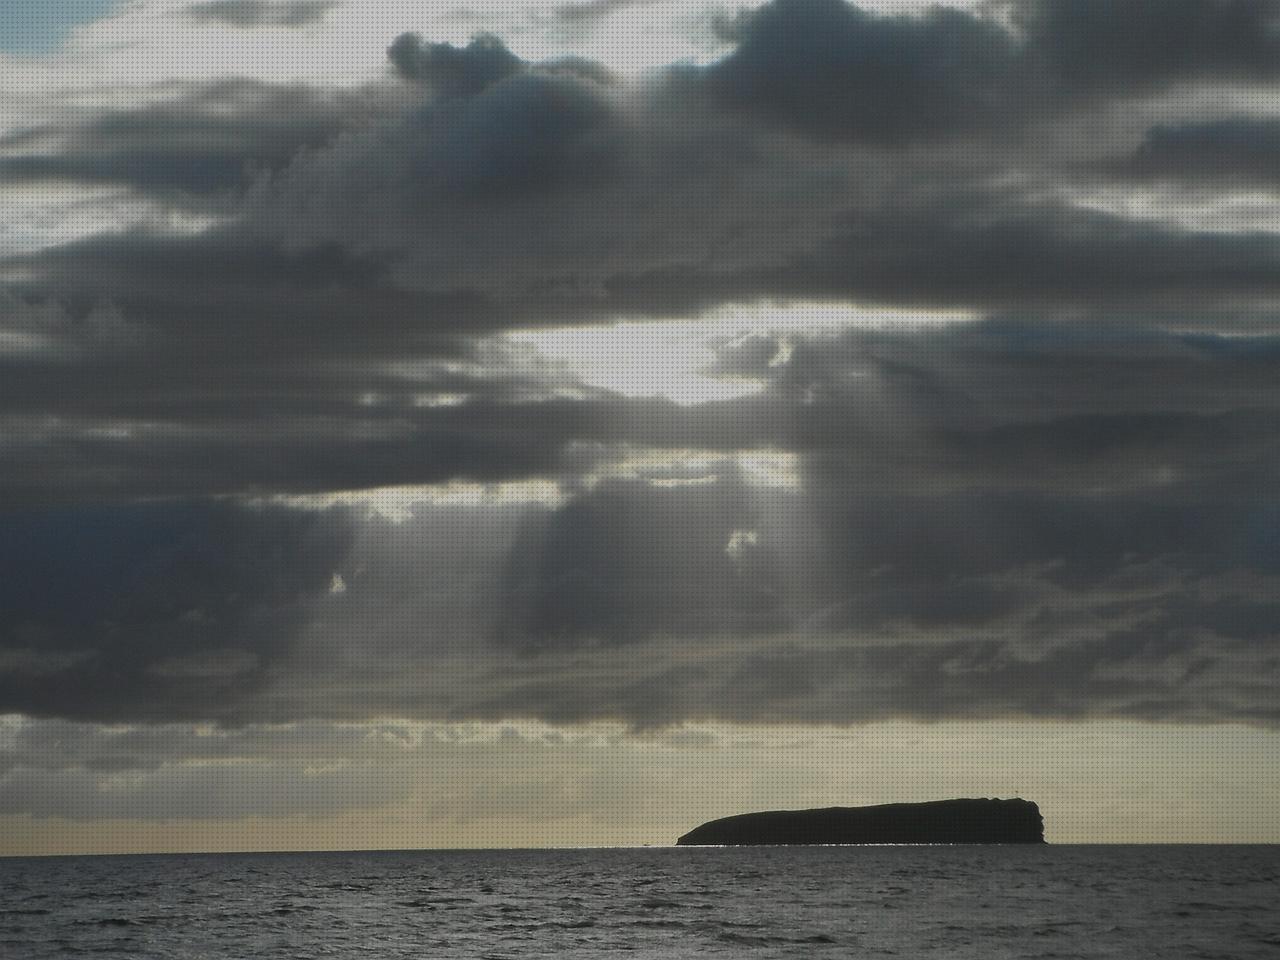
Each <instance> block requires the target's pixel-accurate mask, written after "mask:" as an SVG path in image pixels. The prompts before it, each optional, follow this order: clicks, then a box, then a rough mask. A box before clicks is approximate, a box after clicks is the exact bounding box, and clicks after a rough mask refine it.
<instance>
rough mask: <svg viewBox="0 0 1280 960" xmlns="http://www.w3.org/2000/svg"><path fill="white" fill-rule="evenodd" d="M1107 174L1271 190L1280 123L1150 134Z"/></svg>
mask: <svg viewBox="0 0 1280 960" xmlns="http://www.w3.org/2000/svg"><path fill="white" fill-rule="evenodd" d="M1102 169H1103V171H1104V172H1108V173H1113V174H1117V175H1119V176H1122V177H1131V178H1134V179H1143V180H1145V179H1150V180H1188V181H1192V182H1195V181H1206V180H1207V181H1216V182H1219V183H1223V184H1231V183H1237V184H1243V185H1249V184H1270V183H1274V182H1275V181H1276V179H1277V177H1278V176H1280V120H1261V119H1255V118H1250V117H1231V118H1227V119H1223V120H1211V121H1207V122H1204V123H1189V124H1182V125H1177V126H1173V125H1160V126H1156V127H1153V128H1152V129H1150V130H1148V131H1147V133H1146V136H1145V137H1144V138H1143V141H1142V143H1141V144H1140V145H1139V146H1138V147H1137V148H1136V149H1135V150H1134V151H1133V152H1132V153H1130V154H1129V155H1127V156H1125V157H1123V158H1121V159H1118V160H1115V161H1112V162H1110V163H1107V164H1103V165H1102Z"/></svg>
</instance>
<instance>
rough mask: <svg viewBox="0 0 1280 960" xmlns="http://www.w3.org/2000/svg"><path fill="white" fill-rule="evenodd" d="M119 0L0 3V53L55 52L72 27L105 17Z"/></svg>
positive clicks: (9, 0) (10, 0)
mask: <svg viewBox="0 0 1280 960" xmlns="http://www.w3.org/2000/svg"><path fill="white" fill-rule="evenodd" d="M120 2H121V0H0V50H2V51H5V52H7V53H22V54H39V53H47V52H49V51H51V50H53V49H55V48H56V47H57V46H58V45H59V44H60V43H61V42H62V41H63V40H64V39H65V38H66V36H67V34H68V33H69V32H70V31H71V29H72V28H73V27H75V26H78V25H79V24H82V23H88V22H90V21H93V20H97V19H98V18H100V17H102V16H105V15H106V14H107V13H109V12H110V11H111V8H112V7H115V6H118V5H119V4H120Z"/></svg>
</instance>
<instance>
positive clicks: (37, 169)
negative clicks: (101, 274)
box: [0, 79, 386, 198]
mask: <svg viewBox="0 0 1280 960" xmlns="http://www.w3.org/2000/svg"><path fill="white" fill-rule="evenodd" d="M385 109H386V106H385V105H380V104H379V103H378V96H377V94H376V92H373V91H369V92H360V91H356V92H346V93H328V92H324V91H319V90H312V89H309V88H306V87H301V86H275V85H271V84H266V83H262V82H259V81H255V80H248V79H229V80H220V81H215V82H211V83H207V84H201V85H195V84H190V85H184V87H183V89H182V92H181V93H180V94H179V95H178V96H176V97H169V98H167V99H166V100H165V101H163V102H161V103H157V104H152V105H148V106H144V107H136V108H125V109H119V110H115V111H110V112H106V113H103V114H101V115H97V116H93V115H90V116H86V117H84V118H83V119H82V120H81V121H80V122H73V121H62V122H59V123H53V124H45V125H39V126H34V127H29V128H26V129H22V130H18V131H15V132H12V133H9V134H7V135H6V136H4V137H3V138H0V183H3V182H6V181H7V182H10V183H24V182H36V181H73V182H83V183H120V184H127V185H129V186H132V187H135V188H137V189H139V190H142V191H146V192H150V193H162V194H165V195H166V196H169V197H171V198H172V197H173V196H174V194H178V195H181V194H183V193H188V194H195V195H197V196H202V195H207V194H211V193H216V192H219V191H225V190H228V189H231V188H234V187H243V186H246V185H247V184H248V183H249V182H250V181H251V179H252V178H253V177H254V176H255V175H261V174H262V173H264V172H266V171H268V170H276V169H280V168H282V167H284V166H285V165H286V164H288V162H289V161H290V160H292V159H293V158H294V157H295V156H296V155H297V154H298V152H299V151H300V150H302V149H304V148H307V147H312V148H314V147H319V146H322V145H323V144H325V143H327V142H329V141H330V140H332V139H333V138H334V137H336V136H337V135H338V134H339V133H340V132H342V131H343V130H344V129H350V128H352V127H355V126H359V125H361V124H363V123H367V122H368V121H369V119H370V117H371V116H376V115H377V114H378V113H379V112H380V111H381V110H385Z"/></svg>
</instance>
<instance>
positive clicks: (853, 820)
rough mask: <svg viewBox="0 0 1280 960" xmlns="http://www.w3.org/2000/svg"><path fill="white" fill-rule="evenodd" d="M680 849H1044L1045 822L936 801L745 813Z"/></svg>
mask: <svg viewBox="0 0 1280 960" xmlns="http://www.w3.org/2000/svg"><path fill="white" fill-rule="evenodd" d="M676 843H677V844H679V845H680V846H762V845H781V844H822V843H1044V819H1043V818H1042V817H1041V816H1040V808H1039V807H1037V806H1036V805H1035V804H1034V803H1032V802H1031V801H1030V800H936V801H932V802H929V803H890V804H884V805H882V806H876V807H828V808H826V809H822V810H777V811H770V812H766V813H744V814H741V815H739V816H736V817H725V818H724V819H722V820H712V821H710V822H709V823H704V824H703V825H702V826H700V827H697V828H696V829H694V830H691V831H690V832H689V833H686V834H685V835H684V836H683V837H681V838H680V839H679V840H677V841H676Z"/></svg>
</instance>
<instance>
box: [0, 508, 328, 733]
mask: <svg viewBox="0 0 1280 960" xmlns="http://www.w3.org/2000/svg"><path fill="white" fill-rule="evenodd" d="M0 527H2V528H3V530H4V536H3V538H2V539H3V547H0V549H2V550H3V551H4V564H3V566H4V569H5V571H6V574H5V577H4V578H3V581H2V582H0V609H2V610H3V614H2V615H0V663H3V664H4V668H3V669H0V704H2V706H0V710H3V711H6V712H13V711H20V712H24V713H27V714H32V715H36V716H63V717H87V718H91V719H97V720H103V719H106V720H110V719H112V718H119V719H123V718H131V719H141V720H159V721H163V720H166V719H175V718H200V717H204V718H223V719H232V720H234V719H235V718H236V717H237V716H238V713H239V711H242V710H244V709H245V707H244V705H245V703H246V702H250V701H252V700H253V699H254V697H255V695H256V694H257V693H258V692H260V691H261V689H262V688H263V686H264V683H265V681H266V680H267V679H268V678H269V677H270V676H271V674H272V671H273V670H274V669H275V668H276V666H277V662H278V661H279V660H280V659H281V658H282V657H283V656H285V655H286V654H287V653H288V652H289V651H290V649H291V646H292V644H293V642H294V639H295V635H296V633H297V632H298V631H299V630H300V629H302V627H304V626H305V619H304V618H305V615H306V610H307V603H308V601H309V600H310V599H311V598H312V597H314V596H316V595H320V594H323V593H324V592H325V591H327V589H328V588H329V585H330V578H331V576H332V574H333V570H334V568H335V566H336V565H337V564H338V563H340V562H341V558H342V556H343V554H344V551H345V549H346V547H347V545H348V543H349V538H350V531H349V529H348V528H346V527H345V526H344V523H343V522H342V521H341V520H340V518H338V517H336V516H333V515H325V514H322V513H302V512H297V511H284V510H273V509H270V508H259V509H245V508H242V507H238V506H234V505H230V504H226V505H223V504H217V503H199V504H196V503H173V504H166V505H146V506H133V507H116V508H112V509H109V510H103V509H100V508H95V507H92V506H82V507H68V508H60V509H53V510H33V511H27V512H14V511H8V512H6V513H4V515H3V516H0Z"/></svg>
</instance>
